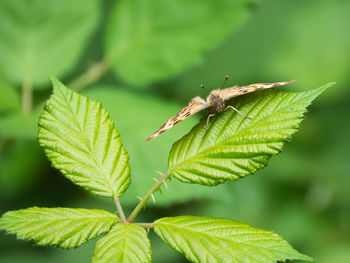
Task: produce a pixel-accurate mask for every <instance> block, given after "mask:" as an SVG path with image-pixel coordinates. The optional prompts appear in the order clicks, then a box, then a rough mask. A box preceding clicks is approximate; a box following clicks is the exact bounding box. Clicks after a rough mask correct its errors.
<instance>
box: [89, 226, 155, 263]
mask: <svg viewBox="0 0 350 263" xmlns="http://www.w3.org/2000/svg"><path fill="white" fill-rule="evenodd" d="M93 262H94V263H104V262H106V263H137V262H142V263H147V262H151V244H150V241H149V239H148V238H147V234H146V230H145V229H144V228H142V227H140V226H138V225H135V224H116V225H115V226H114V227H113V228H112V230H111V231H110V232H109V233H108V234H107V235H105V236H104V237H103V238H101V239H100V240H99V241H97V243H96V246H95V250H94V257H93Z"/></svg>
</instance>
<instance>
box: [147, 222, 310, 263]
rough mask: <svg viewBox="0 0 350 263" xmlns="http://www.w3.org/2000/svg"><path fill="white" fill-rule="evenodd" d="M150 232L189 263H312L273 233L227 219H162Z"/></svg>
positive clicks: (308, 258)
mask: <svg viewBox="0 0 350 263" xmlns="http://www.w3.org/2000/svg"><path fill="white" fill-rule="evenodd" d="M154 230H155V232H156V233H157V235H158V236H159V237H160V238H161V239H163V241H164V242H166V243H167V244H169V245H170V246H171V247H173V248H174V249H175V250H177V251H179V252H180V253H183V254H184V255H185V256H186V258H187V259H188V260H190V261H192V262H198V263H203V262H259V263H260V262H266V263H267V262H276V261H285V260H287V259H297V260H305V261H313V260H312V259H311V258H310V257H308V256H306V255H303V254H300V253H299V252H298V251H296V250H295V249H293V248H292V247H291V245H290V244H288V242H287V241H285V240H283V239H282V238H281V237H280V236H278V235H277V234H275V233H273V232H271V231H265V230H260V229H256V228H253V227H251V226H249V225H248V224H245V223H240V222H237V221H234V220H230V219H221V218H214V217H195V216H178V217H165V218H161V219H159V220H157V221H155V223H154Z"/></svg>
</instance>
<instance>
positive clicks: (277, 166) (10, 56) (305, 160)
mask: <svg viewBox="0 0 350 263" xmlns="http://www.w3.org/2000/svg"><path fill="white" fill-rule="evenodd" d="M349 14H350V1H348V0H260V1H253V0H202V1H198V0H173V1H164V0H147V1H146V0H115V1H111V0H108V1H106V0H105V1H100V0H84V1H82V0H81V1H76V0H75V1H73V0H70V1H69V0H49V1H47V0H21V1H18V0H17V1H16V0H0V213H1V214H2V213H4V212H6V211H8V210H15V209H20V208H27V207H31V206H45V207H57V206H60V207H83V208H103V209H108V210H110V211H114V207H113V202H112V201H111V200H108V199H102V198H96V197H94V196H92V195H90V194H88V193H87V192H85V191H84V190H83V189H81V188H79V187H77V186H75V185H73V184H72V183H71V182H70V181H68V180H67V179H65V178H64V177H63V176H62V175H60V174H59V172H58V171H56V170H54V169H52V168H50V164H49V162H48V161H47V159H46V157H45V156H44V154H43V151H42V150H41V149H40V147H39V146H38V142H37V140H36V133H37V120H38V114H39V113H40V111H41V108H42V105H43V102H44V101H45V100H46V99H47V98H48V97H49V95H50V93H51V84H50V83H49V80H48V76H49V75H55V76H57V77H58V78H59V79H60V80H61V81H63V82H64V83H65V84H67V85H68V87H70V88H73V89H75V90H79V91H80V92H82V93H83V94H85V95H88V96H89V97H90V98H93V99H95V100H99V101H102V103H103V106H104V107H105V108H107V110H108V111H109V112H110V115H111V117H112V119H113V120H114V121H115V125H116V127H117V128H118V129H119V131H120V132H121V137H122V139H123V141H124V144H125V147H126V148H127V150H128V152H129V153H130V156H131V159H130V161H131V166H132V185H131V187H130V188H129V190H128V191H127V192H126V194H125V196H123V197H122V198H121V202H122V204H123V205H124V206H126V210H127V211H129V212H130V211H131V209H132V208H133V206H134V205H135V204H136V202H137V199H136V198H135V196H141V195H144V194H145V192H146V191H147V190H148V188H149V187H151V185H153V181H152V180H151V177H154V176H156V172H155V171H156V170H160V171H165V169H166V164H167V155H168V152H169V150H170V147H171V145H172V143H173V142H174V141H175V140H177V139H179V138H180V137H181V136H182V135H184V134H185V133H186V132H187V131H189V129H190V128H191V127H192V126H193V125H194V124H195V123H196V122H197V121H198V119H199V118H200V117H201V116H200V114H199V116H194V117H192V118H190V119H188V120H186V121H184V122H183V123H181V124H179V125H177V126H176V127H174V128H173V129H171V130H169V131H168V132H167V133H164V134H163V135H162V136H160V137H158V138H157V139H156V140H153V141H150V142H149V143H146V144H143V143H142V142H143V140H144V139H146V138H147V137H148V136H150V135H151V134H152V133H153V132H154V131H155V130H156V129H157V128H158V127H159V126H160V125H161V124H162V123H163V121H165V120H166V119H168V118H169V117H171V116H173V115H175V114H176V113H177V111H179V110H180V109H181V107H183V106H184V105H185V104H186V103H187V102H188V101H189V100H190V99H191V98H192V97H193V96H196V95H200V96H202V97H204V96H205V95H206V92H205V91H203V90H202V89H200V84H201V83H203V84H205V86H206V87H207V88H208V89H215V88H217V87H218V86H220V85H221V83H222V81H223V80H224V77H225V75H226V74H227V75H229V76H230V79H229V81H228V82H229V85H234V84H238V85H244V84H251V83H255V82H275V81H285V80H291V79H296V80H298V82H296V83H295V84H292V85H289V86H286V87H284V88H283V89H287V90H308V89H312V88H316V87H319V86H321V85H322V84H324V83H327V82H330V81H336V82H337V85H335V86H333V87H331V88H330V89H328V90H327V91H326V92H325V93H324V94H322V96H321V97H320V98H319V99H317V100H316V102H315V103H314V104H313V105H312V106H311V107H310V112H309V113H307V115H306V120H305V122H304V123H302V127H301V130H300V132H299V133H298V134H297V135H296V136H294V138H293V139H292V142H291V143H289V144H288V145H287V146H286V147H285V149H284V151H283V152H282V153H281V154H280V155H278V156H277V157H274V158H272V160H271V161H270V163H269V166H268V167H267V168H265V169H264V170H262V171H260V172H258V173H256V174H255V175H252V176H248V177H247V178H244V179H242V180H240V181H237V182H232V183H226V184H224V185H220V186H217V187H205V186H198V185H187V184H186V185H185V184H180V183H179V182H176V180H172V182H171V183H170V184H169V189H168V190H167V191H166V192H165V194H164V195H163V196H162V197H160V196H159V195H158V194H157V195H156V199H157V205H156V206H152V204H151V203H150V204H149V206H148V209H147V210H146V211H144V212H143V213H141V214H140V216H139V217H138V219H137V220H138V221H150V220H154V219H155V218H158V217H161V216H171V215H183V214H190V215H208V216H216V217H227V218H232V219H236V220H239V221H244V222H247V223H249V224H251V225H252V226H254V227H258V228H262V229H266V230H273V231H275V232H277V233H278V234H280V235H281V236H282V237H284V238H285V239H286V240H288V241H289V242H290V243H291V244H292V245H293V246H294V247H296V248H297V249H298V250H299V251H300V252H302V253H305V254H307V255H310V256H312V257H314V259H315V261H316V262H321V263H328V262H337V263H342V262H344V263H345V262H350V195H349V190H350V164H349V157H350V136H349V134H350V121H349V119H350V118H349V114H350V103H349V100H350V90H349V88H348V87H350V75H349V73H350V31H349V30H350V16H349ZM151 242H152V249H153V262H186V261H185V259H184V257H183V256H182V255H181V254H178V253H176V252H175V251H173V250H172V249H170V248H168V247H167V246H166V245H164V244H162V243H161V241H160V239H158V238H157V237H155V236H154V235H153V234H152V231H151ZM94 243H95V240H94V241H90V242H88V243H87V244H85V245H83V246H82V247H80V248H79V249H74V250H61V249H56V248H50V247H46V248H43V247H37V246H34V245H33V244H32V242H27V241H20V240H16V239H15V237H14V236H7V235H5V234H3V233H1V235H0V262H6V263H12V262H39V263H40V262H50V263H55V262H67V263H69V262H74V263H77V262H89V261H90V260H91V257H92V252H93V246H94Z"/></svg>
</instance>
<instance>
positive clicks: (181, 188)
mask: <svg viewBox="0 0 350 263" xmlns="http://www.w3.org/2000/svg"><path fill="white" fill-rule="evenodd" d="M85 95H87V96H88V97H89V98H92V99H94V100H97V101H102V104H103V106H104V107H105V108H106V109H107V111H108V112H109V113H110V116H111V117H112V118H113V119H114V120H115V121H117V122H118V130H119V131H120V133H121V134H122V136H123V142H124V144H125V145H127V146H128V153H129V154H130V156H132V158H130V166H131V167H132V178H133V181H132V184H131V185H130V187H129V188H128V191H127V192H126V193H125V194H124V195H123V197H122V199H121V201H122V202H123V204H126V205H129V206H134V205H136V203H137V202H138V201H139V200H138V199H136V198H135V196H139V195H142V194H145V193H147V191H148V190H149V189H150V188H151V187H152V186H153V185H154V181H153V180H152V179H151V177H157V178H158V176H159V175H158V174H157V173H156V172H155V171H157V170H159V171H163V172H165V171H166V170H167V159H168V154H169V149H170V148H171V145H172V144H173V143H174V141H175V140H176V139H177V138H179V134H186V133H187V132H188V131H189V130H190V129H191V127H193V126H194V125H195V124H196V123H197V122H198V120H199V118H198V117H199V116H200V115H198V116H193V117H192V118H188V119H187V120H186V121H183V122H182V123H181V125H176V126H175V127H174V128H172V129H170V130H169V131H167V132H166V133H164V134H163V135H162V136H159V137H157V139H156V140H152V141H150V142H148V143H143V141H144V140H145V139H146V138H147V137H149V136H150V135H151V134H152V133H153V132H154V131H155V130H156V129H157V128H158V127H159V126H160V125H161V124H162V122H163V121H164V120H166V119H168V118H169V117H171V116H174V115H176V113H177V112H178V111H179V109H180V108H181V105H179V104H177V103H174V102H172V101H169V100H162V99H160V98H155V97H154V96H153V97H152V96H150V95H147V94H146V92H142V91H138V92H135V91H127V90H123V89H122V88H116V87H113V86H104V85H99V86H95V87H91V88H89V89H87V90H86V92H85ZM150 153H151V154H150ZM168 186H169V187H168V189H163V190H164V191H165V192H164V194H163V195H162V196H161V197H160V193H156V194H155V198H156V205H157V206H160V205H162V206H164V205H169V204H170V203H174V202H177V203H178V202H187V201H189V200H198V199H206V200H207V199H208V198H222V199H224V200H227V199H228V198H230V196H231V190H229V189H227V187H226V185H221V186H218V187H215V188H209V187H202V186H201V185H193V184H192V185H190V184H183V183H182V182H180V181H177V180H172V181H171V182H169V183H168ZM149 205H153V202H149Z"/></svg>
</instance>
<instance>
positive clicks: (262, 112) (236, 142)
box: [169, 83, 333, 185]
mask: <svg viewBox="0 0 350 263" xmlns="http://www.w3.org/2000/svg"><path fill="white" fill-rule="evenodd" d="M332 85H333V83H330V84H326V85H324V86H322V87H320V88H317V89H313V90H310V91H305V92H285V91H277V90H265V91H261V92H255V93H252V94H247V95H244V96H240V97H237V98H236V99H235V100H232V101H231V104H232V105H234V107H236V108H237V109H239V110H240V111H241V112H242V113H243V114H246V115H247V116H249V117H250V118H252V119H251V120H250V119H247V118H243V117H242V116H241V115H239V114H237V113H236V112H235V111H233V110H232V109H228V110H226V111H224V112H223V113H221V114H218V115H216V117H215V118H213V119H212V120H211V122H210V126H209V127H208V130H207V133H206V127H205V126H206V118H204V119H203V120H202V121H201V122H200V123H199V124H198V125H196V126H195V127H194V128H193V129H192V130H191V131H190V132H189V133H188V134H187V135H185V136H184V137H183V138H182V139H180V140H179V141H177V142H176V143H175V144H174V145H173V147H172V149H171V151H170V155H169V168H170V169H171V171H172V174H173V175H174V176H175V177H176V178H177V179H179V180H180V181H182V182H186V183H198V184H204V185H217V184H220V183H224V182H225V181H227V180H238V179H240V178H241V177H244V176H247V175H250V174H252V173H254V172H255V171H257V170H260V169H262V168H264V167H265V166H266V165H267V162H268V160H269V159H270V157H271V156H273V155H276V154H278V153H279V152H280V151H281V150H282V148H283V146H284V144H285V143H286V142H287V141H288V140H290V137H291V135H293V134H294V133H296V132H297V131H298V129H299V125H300V123H301V121H302V119H303V115H304V113H305V112H306V107H307V106H309V105H310V104H311V102H312V101H313V100H314V99H315V98H316V97H317V96H318V95H320V94H321V93H322V92H323V91H324V90H325V89H327V88H328V87H329V86H332ZM205 133H206V134H205Z"/></svg>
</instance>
